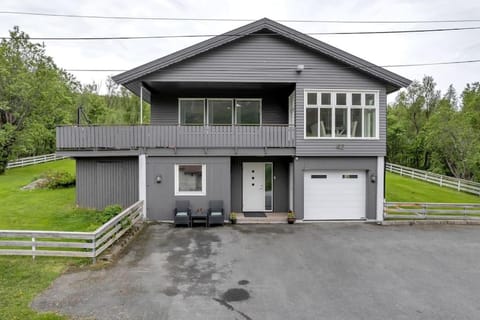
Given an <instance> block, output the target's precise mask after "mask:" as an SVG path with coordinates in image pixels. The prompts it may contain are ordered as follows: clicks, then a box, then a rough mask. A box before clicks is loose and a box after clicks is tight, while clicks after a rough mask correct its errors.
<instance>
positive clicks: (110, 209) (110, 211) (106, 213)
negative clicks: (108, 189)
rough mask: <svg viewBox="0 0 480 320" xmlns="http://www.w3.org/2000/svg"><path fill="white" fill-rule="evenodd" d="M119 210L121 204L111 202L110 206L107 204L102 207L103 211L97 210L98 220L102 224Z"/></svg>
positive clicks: (120, 209) (120, 210)
mask: <svg viewBox="0 0 480 320" xmlns="http://www.w3.org/2000/svg"><path fill="white" fill-rule="evenodd" d="M120 212H122V206H121V205H119V204H112V205H110V206H107V207H105V209H103V211H100V212H99V222H100V223H102V224H104V223H105V222H107V221H108V220H110V219H112V218H113V217H115V216H116V215H117V214H119V213H120Z"/></svg>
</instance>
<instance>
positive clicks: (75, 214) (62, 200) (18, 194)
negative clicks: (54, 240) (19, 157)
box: [0, 160, 99, 320]
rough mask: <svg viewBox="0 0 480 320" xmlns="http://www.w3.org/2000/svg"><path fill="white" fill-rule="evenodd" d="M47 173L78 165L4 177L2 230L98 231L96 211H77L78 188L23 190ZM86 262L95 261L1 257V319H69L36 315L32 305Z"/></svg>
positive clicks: (34, 168) (65, 163)
mask: <svg viewBox="0 0 480 320" xmlns="http://www.w3.org/2000/svg"><path fill="white" fill-rule="evenodd" d="M47 170H66V171H69V172H70V173H75V161H73V160H62V161H57V162H50V163H45V164H41V165H35V166H29V167H24V168H17V169H11V170H7V172H6V174H5V175H2V176H0V199H2V201H1V206H2V207H1V210H0V229H33V230H64V231H90V230H94V229H95V228H96V227H98V225H99V223H98V222H97V217H96V213H95V212H94V211H90V210H84V209H77V208H75V205H74V204H75V188H68V189H57V190H31V191H22V190H20V188H21V187H22V186H24V185H26V184H28V183H30V182H31V181H32V180H33V179H34V178H35V177H38V176H40V175H41V174H42V173H44V172H45V171H47ZM84 263H89V261H88V260H86V259H72V258H50V257H37V258H36V259H35V260H33V259H32V258H31V257H9V256H0V319H22V320H23V319H32V320H40V319H42V320H47V319H48V320H54V319H55V320H58V319H66V318H65V317H61V316H58V315H55V314H51V313H49V314H45V313H36V312H34V311H33V310H32V309H30V307H29V304H30V302H31V301H32V299H33V298H34V297H35V296H36V295H37V294H38V293H40V292H42V291H43V290H45V289H46V288H47V287H48V286H49V285H50V284H51V283H52V281H53V280H54V279H55V278H57V277H58V276H59V275H60V274H61V273H62V272H63V271H65V270H66V269H67V268H68V267H69V266H70V265H78V264H84Z"/></svg>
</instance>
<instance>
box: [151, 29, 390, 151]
mask: <svg viewBox="0 0 480 320" xmlns="http://www.w3.org/2000/svg"><path fill="white" fill-rule="evenodd" d="M298 64H303V65H304V66H305V69H304V71H303V72H301V73H297V72H296V66H297V65H298ZM142 80H143V81H145V82H149V81H150V82H152V83H153V82H157V81H158V82H244V83H248V82H257V83H296V90H297V92H296V128H297V129H296V139H297V142H296V152H297V155H299V156H383V155H385V154H386V146H385V145H386V144H385V134H386V130H385V123H386V116H385V112H386V93H385V92H386V84H385V83H384V82H382V81H381V80H379V79H376V78H373V77H372V76H370V75H367V74H365V73H363V72H361V71H358V70H356V69H354V68H352V67H350V66H347V65H346V64H342V63H340V62H337V61H334V60H332V59H331V58H328V57H326V56H324V55H321V54H319V53H316V52H314V51H312V50H311V49H307V48H304V47H302V46H300V45H298V44H296V43H294V42H292V41H290V40H286V39H284V38H282V37H280V36H275V35H272V36H269V35H255V36H249V37H245V38H243V39H240V40H238V41H235V42H232V43H230V44H227V45H225V46H222V47H219V48H216V49H213V50H210V51H208V52H206V53H203V54H199V55H197V56H194V57H192V58H190V59H187V60H185V61H182V62H181V63H178V64H174V65H172V66H170V67H167V68H165V69H163V70H160V71H158V72H155V73H152V74H150V75H148V76H145V77H144V78H143V79H142ZM304 89H355V90H362V89H363V90H378V91H379V92H380V112H379V116H380V139H379V140H355V141H352V140H308V141H307V140H304V139H303V137H304V126H303V121H304V105H303V103H304V98H303V95H304ZM337 144H343V150H339V149H337Z"/></svg>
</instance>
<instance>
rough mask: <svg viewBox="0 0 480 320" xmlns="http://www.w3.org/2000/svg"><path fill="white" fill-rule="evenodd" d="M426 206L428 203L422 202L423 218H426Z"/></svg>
mask: <svg viewBox="0 0 480 320" xmlns="http://www.w3.org/2000/svg"><path fill="white" fill-rule="evenodd" d="M427 208H428V205H427V204H426V203H424V204H423V218H424V219H427Z"/></svg>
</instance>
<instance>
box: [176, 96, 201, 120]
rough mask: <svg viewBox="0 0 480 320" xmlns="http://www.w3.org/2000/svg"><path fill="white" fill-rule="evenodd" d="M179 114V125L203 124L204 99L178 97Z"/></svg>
mask: <svg viewBox="0 0 480 320" xmlns="http://www.w3.org/2000/svg"><path fill="white" fill-rule="evenodd" d="M179 108H180V110H179V114H180V121H179V122H180V124H181V125H192V126H203V125H204V123H205V100H204V99H180V100H179Z"/></svg>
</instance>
